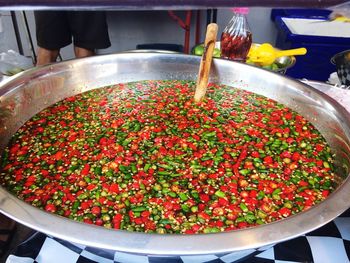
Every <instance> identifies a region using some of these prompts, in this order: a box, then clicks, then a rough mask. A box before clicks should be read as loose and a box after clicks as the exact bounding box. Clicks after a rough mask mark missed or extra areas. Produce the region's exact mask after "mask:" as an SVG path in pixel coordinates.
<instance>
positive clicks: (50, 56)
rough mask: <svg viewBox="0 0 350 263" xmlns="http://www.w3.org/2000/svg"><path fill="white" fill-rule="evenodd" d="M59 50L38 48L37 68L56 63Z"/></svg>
mask: <svg viewBox="0 0 350 263" xmlns="http://www.w3.org/2000/svg"><path fill="white" fill-rule="evenodd" d="M58 53H59V50H58V49H56V50H49V49H46V48H43V47H38V51H37V62H36V65H37V66H42V65H46V64H49V63H53V62H56V60H57V57H58Z"/></svg>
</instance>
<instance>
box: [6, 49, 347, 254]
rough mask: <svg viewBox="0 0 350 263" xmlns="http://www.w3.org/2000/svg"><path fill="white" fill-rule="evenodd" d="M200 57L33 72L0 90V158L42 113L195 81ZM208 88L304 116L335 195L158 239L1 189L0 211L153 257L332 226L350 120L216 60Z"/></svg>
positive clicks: (294, 87) (314, 97)
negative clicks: (89, 94) (322, 147)
mask: <svg viewBox="0 0 350 263" xmlns="http://www.w3.org/2000/svg"><path fill="white" fill-rule="evenodd" d="M199 62H200V57H196V56H189V55H182V54H160V53H125V54H113V55H105V56H96V57H90V58H84V59H79V60H72V61H67V62H62V63H57V64H54V65H50V66H45V67H41V68H35V69H33V70H29V71H26V72H23V73H20V74H18V75H17V76H16V77H15V78H11V79H9V80H7V82H6V83H4V84H3V85H2V86H1V87H0V138H1V139H0V150H1V151H3V149H4V147H5V145H6V144H7V143H8V142H9V139H10V137H11V136H12V135H13V134H14V133H15V131H16V130H17V129H18V128H19V127H20V126H21V125H22V124H23V123H24V122H25V121H26V120H28V119H29V118H30V117H32V116H33V115H34V114H36V113H37V112H39V111H40V110H42V109H44V108H46V107H47V106H49V105H51V104H53V103H55V102H57V101H59V100H61V99H63V98H66V97H68V96H72V95H75V94H78V93H81V92H84V91H86V90H90V89H95V88H99V87H102V86H106V85H111V84H116V83H124V82H129V81H138V80H161V79H180V80H195V79H196V77H197V73H198V67H199ZM210 81H212V82H215V83H220V84H226V85H230V86H236V87H240V88H243V89H246V90H250V91H253V92H256V93H258V94H261V95H264V96H267V97H269V98H272V99H275V100H277V101H279V102H281V103H284V104H285V105H287V106H289V107H290V108H292V109H294V110H296V111H297V112H299V113H301V114H302V115H304V116H305V117H306V118H307V119H308V120H309V121H311V122H312V123H313V124H314V125H315V126H316V127H317V128H318V129H319V130H320V131H321V133H322V134H323V135H324V137H325V138H326V140H327V141H328V143H329V144H330V145H331V148H332V150H333V152H334V153H335V154H336V155H337V158H336V166H337V185H338V186H337V189H336V190H335V191H334V192H333V193H332V194H331V195H330V196H329V197H328V198H327V199H326V200H325V201H324V202H322V203H320V204H318V205H316V206H315V207H313V208H311V209H309V210H308V211H305V212H302V213H300V214H297V215H294V216H291V217H289V218H287V219H283V220H281V221H278V222H275V223H271V224H267V225H262V226H258V227H254V228H248V229H243V230H238V231H233V232H224V233H215V234H198V235H159V234H145V233H134V232H127V231H120V230H109V229H106V228H103V227H96V226H92V225H88V224H84V223H79V222H75V221H72V220H69V219H66V218H62V217H60V216H57V215H53V214H50V213H47V212H44V211H42V210H39V209H37V208H35V207H33V206H31V205H29V204H26V203H24V202H23V201H21V200H19V199H18V198H16V197H15V196H13V195H11V194H10V193H9V192H7V191H6V190H5V189H3V188H1V187H0V211H1V212H2V213H4V214H6V215H8V216H10V217H11V218H13V219H15V220H16V221H18V222H20V223H22V224H24V225H27V226H28V227H30V228H33V229H36V230H38V231H41V232H44V233H46V234H49V235H52V236H55V237H57V238H61V239H64V240H67V241H72V242H76V243H80V244H85V245H88V246H94V247H99V248H105V249H113V250H117V251H123V252H130V253H142V254H155V255H198V254H213V253H224V252H233V251H242V250H246V249H252V248H260V247H263V246H267V245H271V244H274V243H278V242H281V241H284V240H288V239H291V238H294V237H297V236H299V235H301V234H304V233H306V232H309V231H312V230H314V229H316V228H318V227H320V226H322V225H324V224H326V223H327V222H329V221H331V220H332V219H334V218H335V217H337V216H338V215H340V214H341V213H342V212H343V211H345V210H346V209H347V208H348V207H349V205H350V194H349V193H350V181H349V178H348V173H349V164H350V116H349V113H348V112H346V110H345V109H344V108H343V107H341V106H340V105H339V104H338V103H337V102H335V101H334V100H332V99H331V98H329V97H327V96H325V95H323V94H322V93H320V92H319V91H317V90H315V89H314V88H312V87H310V86H307V85H305V84H303V83H301V82H298V81H295V80H292V79H289V78H286V77H284V76H282V75H280V74H276V73H273V72H269V71H266V70H261V69H259V68H256V67H252V66H249V65H245V64H242V63H235V62H231V61H227V60H223V59H214V60H213V66H212V69H211V75H210Z"/></svg>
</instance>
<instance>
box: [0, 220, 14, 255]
mask: <svg viewBox="0 0 350 263" xmlns="http://www.w3.org/2000/svg"><path fill="white" fill-rule="evenodd" d="M15 231H16V222H15V221H13V220H12V219H10V218H7V217H5V216H4V215H1V214H0V256H1V255H3V254H4V253H5V252H6V251H7V250H8V247H9V244H10V243H11V240H12V238H13V236H14V233H15Z"/></svg>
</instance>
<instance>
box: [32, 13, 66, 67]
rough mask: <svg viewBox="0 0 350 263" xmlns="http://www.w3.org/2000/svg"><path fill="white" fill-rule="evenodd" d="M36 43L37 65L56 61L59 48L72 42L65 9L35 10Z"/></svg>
mask: <svg viewBox="0 0 350 263" xmlns="http://www.w3.org/2000/svg"><path fill="white" fill-rule="evenodd" d="M34 17H35V25H36V38H37V43H38V47H39V48H38V56H37V61H38V62H37V65H44V64H48V63H53V62H56V59H57V56H58V52H59V50H60V49H61V48H63V47H65V46H67V45H69V44H70V43H72V35H71V31H70V27H69V24H68V18H67V13H66V12H65V11H35V12H34Z"/></svg>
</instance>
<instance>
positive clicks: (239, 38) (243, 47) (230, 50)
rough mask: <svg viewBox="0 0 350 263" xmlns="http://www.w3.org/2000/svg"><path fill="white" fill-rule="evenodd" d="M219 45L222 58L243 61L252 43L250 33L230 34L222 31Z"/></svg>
mask: <svg viewBox="0 0 350 263" xmlns="http://www.w3.org/2000/svg"><path fill="white" fill-rule="evenodd" d="M220 45H221V57H222V58H226V59H230V60H236V61H243V62H244V61H245V60H246V58H247V55H248V52H249V49H250V46H251V45H252V34H251V33H250V32H246V34H245V35H230V34H229V33H225V32H223V33H222V34H221V44H220Z"/></svg>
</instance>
